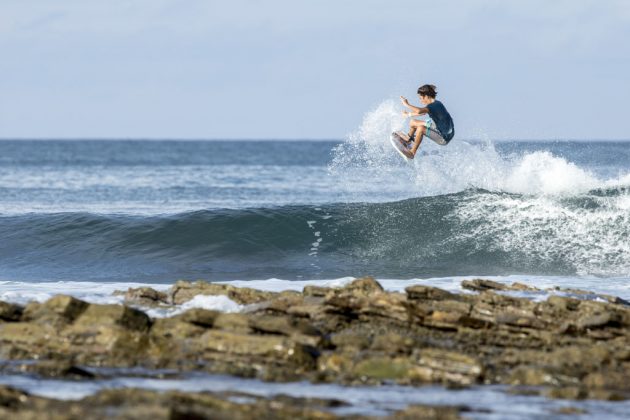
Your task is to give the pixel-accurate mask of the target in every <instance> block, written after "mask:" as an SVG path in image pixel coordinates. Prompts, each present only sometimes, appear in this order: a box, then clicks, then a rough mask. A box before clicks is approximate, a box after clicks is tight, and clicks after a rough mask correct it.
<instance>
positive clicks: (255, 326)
mask: <svg viewBox="0 0 630 420" xmlns="http://www.w3.org/2000/svg"><path fill="white" fill-rule="evenodd" d="M249 327H250V328H251V329H252V330H253V331H254V332H262V333H268V334H279V335H285V336H289V337H291V338H293V340H295V341H296V342H298V343H301V344H306V345H310V346H313V347H316V346H317V345H319V341H320V339H321V337H322V333H321V332H320V331H319V330H318V329H317V328H315V327H313V326H312V325H311V324H310V323H309V322H307V321H305V320H303V319H299V318H292V317H289V316H272V315H259V316H255V317H250V318H249Z"/></svg>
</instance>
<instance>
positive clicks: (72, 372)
mask: <svg viewBox="0 0 630 420" xmlns="http://www.w3.org/2000/svg"><path fill="white" fill-rule="evenodd" d="M18 369H19V371H20V372H28V373H35V374H38V375H40V376H43V377H46V378H63V379H74V380H78V379H93V378H95V377H96V375H95V374H94V373H92V372H90V371H89V370H87V369H85V368H82V367H80V366H76V365H74V364H72V363H70V362H68V361H65V360H41V361H37V362H35V363H23V364H21V365H20V366H19V367H18Z"/></svg>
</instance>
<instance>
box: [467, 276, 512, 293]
mask: <svg viewBox="0 0 630 420" xmlns="http://www.w3.org/2000/svg"><path fill="white" fill-rule="evenodd" d="M462 288H464V289H467V290H473V291H475V292H483V291H486V290H509V289H510V288H509V287H508V286H507V285H505V284H503V283H498V282H496V281H492V280H484V279H474V280H464V281H462Z"/></svg>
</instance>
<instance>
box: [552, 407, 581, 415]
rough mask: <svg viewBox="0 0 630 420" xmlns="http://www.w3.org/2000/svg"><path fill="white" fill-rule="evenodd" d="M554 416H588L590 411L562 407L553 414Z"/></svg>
mask: <svg viewBox="0 0 630 420" xmlns="http://www.w3.org/2000/svg"><path fill="white" fill-rule="evenodd" d="M552 413H553V414H560V415H565V416H571V415H580V414H588V411H586V410H584V409H583V408H578V407H560V408H558V409H556V410H554V411H553V412H552Z"/></svg>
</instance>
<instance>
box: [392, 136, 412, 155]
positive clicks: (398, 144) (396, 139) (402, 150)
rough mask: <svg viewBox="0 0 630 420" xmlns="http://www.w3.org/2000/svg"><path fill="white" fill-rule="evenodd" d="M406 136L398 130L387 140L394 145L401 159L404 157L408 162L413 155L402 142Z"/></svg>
mask: <svg viewBox="0 0 630 420" xmlns="http://www.w3.org/2000/svg"><path fill="white" fill-rule="evenodd" d="M403 136H404V137H403ZM406 137H407V136H406V135H405V134H403V133H401V132H400V131H396V132H393V133H392V135H391V136H390V138H389V141H390V142H391V143H392V146H394V149H395V150H396V151H397V152H398V154H399V155H400V156H402V157H403V159H405V160H406V161H407V162H410V161H411V160H412V159H413V155H412V154H411V152H410V151H409V149H408V148H407V146H406V145H405V143H404V140H405V138H406ZM407 138H408V137H407Z"/></svg>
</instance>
